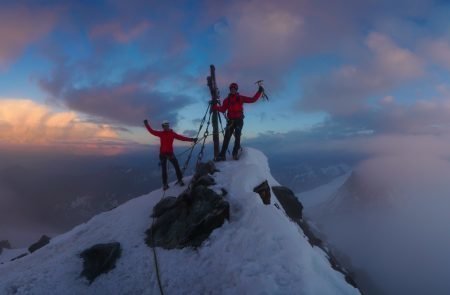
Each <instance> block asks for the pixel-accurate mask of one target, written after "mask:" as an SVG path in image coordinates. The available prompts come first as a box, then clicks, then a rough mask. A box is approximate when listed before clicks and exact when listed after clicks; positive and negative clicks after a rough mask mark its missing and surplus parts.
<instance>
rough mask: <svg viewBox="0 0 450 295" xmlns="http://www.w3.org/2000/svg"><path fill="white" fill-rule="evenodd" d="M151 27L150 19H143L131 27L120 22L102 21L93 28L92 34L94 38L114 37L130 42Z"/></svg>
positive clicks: (117, 39)
mask: <svg viewBox="0 0 450 295" xmlns="http://www.w3.org/2000/svg"><path fill="white" fill-rule="evenodd" d="M150 27H151V25H150V22H148V21H141V22H140V23H138V24H136V25H134V26H131V27H129V28H124V26H123V25H122V24H121V23H120V22H109V23H102V24H98V25H96V26H94V27H93V28H92V29H91V32H90V36H91V37H92V38H104V37H112V38H113V39H114V40H115V41H116V42H119V43H128V42H130V41H133V40H134V39H136V38H138V37H139V36H140V35H142V34H143V33H145V32H146V31H147V30H148V29H149V28H150Z"/></svg>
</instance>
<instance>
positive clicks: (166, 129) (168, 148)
mask: <svg viewBox="0 0 450 295" xmlns="http://www.w3.org/2000/svg"><path fill="white" fill-rule="evenodd" d="M144 125H145V127H146V128H147V130H148V132H150V133H151V134H152V135H154V136H158V137H159V139H160V142H161V146H160V149H159V160H160V161H161V169H162V181H163V189H164V190H166V189H168V188H169V185H168V184H167V160H169V161H170V163H172V165H173V167H175V171H176V174H177V178H178V182H177V184H179V185H180V186H183V185H184V183H183V175H182V173H181V170H180V165H179V164H178V160H177V158H176V157H175V155H174V153H173V141H174V140H175V139H178V140H182V141H191V142H197V138H190V137H185V136H183V135H180V134H177V133H175V132H174V131H173V130H172V129H170V126H169V122H168V121H164V122H163V123H162V128H163V130H162V131H158V130H154V129H153V128H152V127H150V125H149V124H148V121H147V120H144Z"/></svg>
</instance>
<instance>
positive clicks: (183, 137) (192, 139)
mask: <svg viewBox="0 0 450 295" xmlns="http://www.w3.org/2000/svg"><path fill="white" fill-rule="evenodd" d="M173 137H174V138H175V139H178V140H182V141H190V142H194V141H196V139H195V138H191V137H186V136H183V135H180V134H178V133H176V132H174V133H173Z"/></svg>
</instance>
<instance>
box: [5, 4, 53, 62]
mask: <svg viewBox="0 0 450 295" xmlns="http://www.w3.org/2000/svg"><path fill="white" fill-rule="evenodd" d="M56 21H57V10H55V9H49V8H44V9H32V8H31V7H26V6H22V5H5V6H2V9H1V10H0V69H2V68H6V67H7V66H8V65H9V64H10V63H11V62H12V61H13V60H14V59H16V58H17V57H18V56H19V55H20V54H21V53H22V52H23V51H24V50H25V48H26V47H27V46H28V45H30V44H31V43H33V42H35V41H37V40H39V39H41V38H43V37H44V36H45V35H46V34H48V33H49V32H50V31H51V30H52V29H53V28H54V26H55V23H56Z"/></svg>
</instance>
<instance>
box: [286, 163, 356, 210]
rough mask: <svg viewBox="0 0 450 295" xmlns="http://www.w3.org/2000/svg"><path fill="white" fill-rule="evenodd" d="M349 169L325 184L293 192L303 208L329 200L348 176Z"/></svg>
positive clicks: (349, 173)
mask: <svg viewBox="0 0 450 295" xmlns="http://www.w3.org/2000/svg"><path fill="white" fill-rule="evenodd" d="M350 175H351V171H349V172H347V173H346V174H344V175H342V176H339V177H336V178H335V179H334V180H332V181H330V182H329V183H327V184H324V185H322V186H319V187H317V188H315V189H313V190H310V191H307V192H302V193H297V194H295V195H296V196H297V198H298V199H299V200H300V202H302V204H303V206H304V207H305V208H308V209H309V208H312V207H316V206H319V205H322V204H324V203H326V202H327V201H331V199H332V198H333V196H334V194H335V193H336V191H337V190H338V189H339V188H340V187H341V186H342V185H343V184H344V183H345V181H347V179H348V178H349V177H350Z"/></svg>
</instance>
